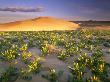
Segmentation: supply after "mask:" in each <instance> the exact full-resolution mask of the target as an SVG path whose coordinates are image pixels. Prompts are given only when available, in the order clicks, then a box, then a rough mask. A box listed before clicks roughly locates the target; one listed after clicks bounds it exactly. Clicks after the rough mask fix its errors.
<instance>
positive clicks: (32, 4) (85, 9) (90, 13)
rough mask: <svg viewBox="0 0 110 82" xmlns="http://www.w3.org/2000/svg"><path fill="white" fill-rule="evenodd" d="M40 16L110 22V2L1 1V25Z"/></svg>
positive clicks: (71, 0)
mask: <svg viewBox="0 0 110 82" xmlns="http://www.w3.org/2000/svg"><path fill="white" fill-rule="evenodd" d="M39 16H51V17H57V18H63V19H67V20H73V21H80V20H81V21H82V20H100V21H110V0H0V23H4V22H10V21H16V20H24V19H30V18H36V17H39Z"/></svg>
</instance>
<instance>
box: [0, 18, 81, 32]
mask: <svg viewBox="0 0 110 82" xmlns="http://www.w3.org/2000/svg"><path fill="white" fill-rule="evenodd" d="M77 28H79V25H78V24H76V23H73V22H69V21H66V20H63V19H57V18H52V17H38V18H35V19H29V20H24V21H16V22H10V23H4V24H0V31H53V30H76V29H77Z"/></svg>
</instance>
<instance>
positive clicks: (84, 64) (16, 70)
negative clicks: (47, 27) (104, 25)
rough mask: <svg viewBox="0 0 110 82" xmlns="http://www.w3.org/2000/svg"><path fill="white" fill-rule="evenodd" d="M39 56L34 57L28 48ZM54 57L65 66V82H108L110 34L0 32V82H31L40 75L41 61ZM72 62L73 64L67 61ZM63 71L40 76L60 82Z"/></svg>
mask: <svg viewBox="0 0 110 82" xmlns="http://www.w3.org/2000/svg"><path fill="white" fill-rule="evenodd" d="M33 47H35V48H37V49H39V50H40V51H41V54H38V55H40V56H38V55H33V54H32V53H31V52H30V51H29V48H33ZM49 55H55V57H56V58H58V59H59V60H60V61H62V62H64V63H65V64H66V65H67V68H68V71H69V73H70V74H68V75H67V76H68V79H67V81H68V82H110V62H108V61H107V60H106V59H105V56H107V55H110V31H107V30H100V31H99V30H92V29H83V28H82V29H79V30H75V31H48V32H47V31H42V32H0V82H15V81H16V80H18V79H23V80H27V81H30V80H32V76H33V75H36V74H41V73H40V72H42V69H43V64H42V60H41V57H43V58H45V57H46V56H49ZM70 60H72V61H70ZM63 72H64V71H57V70H56V69H54V68H53V69H51V68H50V69H49V70H48V71H47V73H46V74H43V75H41V76H42V77H43V78H45V79H47V80H48V81H50V82H61V81H60V77H61V76H63V75H64V74H63Z"/></svg>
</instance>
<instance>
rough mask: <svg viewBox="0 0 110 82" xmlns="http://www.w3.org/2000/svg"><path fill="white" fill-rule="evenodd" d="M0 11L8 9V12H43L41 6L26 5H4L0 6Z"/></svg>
mask: <svg viewBox="0 0 110 82" xmlns="http://www.w3.org/2000/svg"><path fill="white" fill-rule="evenodd" d="M0 11H10V12H43V11H44V8H43V7H37V8H28V7H5V8H0Z"/></svg>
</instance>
